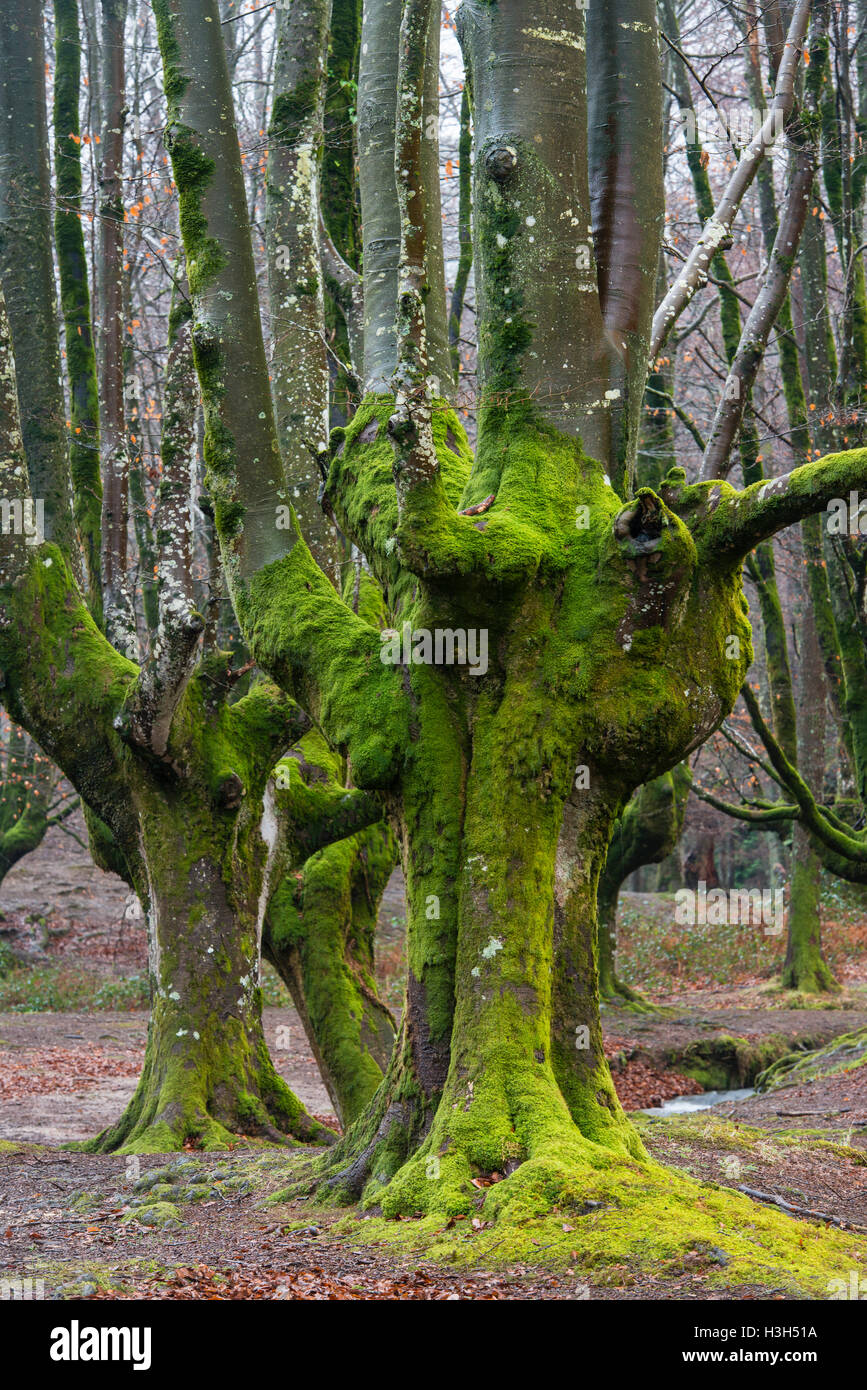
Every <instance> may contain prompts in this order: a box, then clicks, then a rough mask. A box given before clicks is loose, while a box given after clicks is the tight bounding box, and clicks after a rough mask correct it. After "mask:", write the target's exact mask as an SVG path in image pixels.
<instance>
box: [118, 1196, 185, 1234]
mask: <svg viewBox="0 0 867 1390" xmlns="http://www.w3.org/2000/svg"><path fill="white" fill-rule="evenodd" d="M121 1219H122V1220H123V1221H138V1222H139V1224H140V1225H142V1226H153V1227H157V1228H160V1229H162V1228H163V1227H168V1226H180V1225H181V1224H182V1222H181V1213H180V1212H179V1210H178V1208H177V1207H176V1205H175V1203H174V1202H162V1201H161V1202H154V1203H153V1204H152V1205H149V1206H146V1207H140V1208H139V1209H138V1210H136V1211H131V1212H128V1213H127V1214H126V1216H124V1217H122V1218H121Z"/></svg>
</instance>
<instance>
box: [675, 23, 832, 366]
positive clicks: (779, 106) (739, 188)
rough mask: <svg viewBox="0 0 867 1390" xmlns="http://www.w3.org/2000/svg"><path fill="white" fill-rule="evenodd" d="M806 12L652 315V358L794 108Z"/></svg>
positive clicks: (724, 238)
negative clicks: (755, 120)
mask: <svg viewBox="0 0 867 1390" xmlns="http://www.w3.org/2000/svg"><path fill="white" fill-rule="evenodd" d="M809 16H810V0H798V3H797V4H796V6H795V10H794V13H793V15H792V20H791V23H790V25H789V32H788V35H787V37H786V49H785V54H784V57H783V60H782V62H781V63H780V67H779V71H778V73H777V82H776V87H775V90H774V98H773V101H772V102H771V105H770V107H769V109H768V114H767V116H766V118H765V120H764V122H763V124H762V127H761V129H760V130H759V131H758V132H757V134H756V135H755V136H754V137H753V139H752V140H751V141H750V143H749V145H748V146H747V148H746V149H745V150H744V152H743V154H742V156H741V158H740V160H739V161H738V164H737V167H736V169H735V171H734V173H733V174H732V176H731V178H730V179H729V181H728V183H727V184H726V187H725V190H724V192H723V195H722V197H721V198H720V200H719V202H718V203H717V205H716V207H715V208H714V211H713V215H712V216H711V218H710V219H709V221H708V222H707V224H706V225H705V228H704V231H703V232H702V234H701V236H700V237H699V240H698V241H697V243H696V245H695V246H694V247H693V249H692V251H691V252H690V255H689V257H688V258H687V261H686V264H685V265H684V267H683V269H682V270H681V272H680V274H679V275H678V277H677V279H676V280H675V281H674V284H673V285H672V286H671V288H670V289H669V291H668V293H667V294H666V296H665V298H664V299H663V301H662V303H661V304H660V306H659V308H658V309H657V311H656V313H655V314H654V316H653V331H652V334H651V341H650V358H651V360H653V358H655V357H656V356H657V354H658V353H659V351H660V349H661V347H662V345H663V343H664V342H665V340H666V338H667V337H668V335H669V333H670V332H671V329H672V327H673V325H674V323H675V321H676V320H677V319H678V318H679V317H680V315H681V314H682V313H683V310H684V309H685V308H686V306H687V304H689V302H690V300H691V299H692V297H693V295H694V294H695V292H696V290H698V289H701V287H702V286H703V285H704V283H705V281H706V280H707V272H708V270H709V268H710V264H711V261H712V260H713V258H714V256H715V255H716V253H717V252H718V251H719V250H720V248H721V247H722V246H723V245H724V244H725V242H726V241H727V240H728V238H729V235H730V233H731V228H732V224H733V222H734V219H735V216H736V214H737V211H738V208H739V207H740V205H741V202H742V200H743V197H744V194H745V193H746V191H747V189H748V188H749V186H750V184H751V183H752V181H753V179H754V178H755V176H756V173H757V171H758V168H759V165H760V164H761V162H762V160H763V159H764V157H765V155H766V154H767V152H768V150H770V149H771V147H772V146H773V144H774V142H775V140H776V138H777V136H778V135H779V134H780V132H781V131H782V129H783V127H784V125H785V123H786V120H787V119H788V117H789V115H790V113H791V111H792V107H793V105H794V101H795V74H796V72H797V67H798V59H799V57H800V54H801V49H802V47H803V43H804V36H805V34H806V32H807V21H808V19H809Z"/></svg>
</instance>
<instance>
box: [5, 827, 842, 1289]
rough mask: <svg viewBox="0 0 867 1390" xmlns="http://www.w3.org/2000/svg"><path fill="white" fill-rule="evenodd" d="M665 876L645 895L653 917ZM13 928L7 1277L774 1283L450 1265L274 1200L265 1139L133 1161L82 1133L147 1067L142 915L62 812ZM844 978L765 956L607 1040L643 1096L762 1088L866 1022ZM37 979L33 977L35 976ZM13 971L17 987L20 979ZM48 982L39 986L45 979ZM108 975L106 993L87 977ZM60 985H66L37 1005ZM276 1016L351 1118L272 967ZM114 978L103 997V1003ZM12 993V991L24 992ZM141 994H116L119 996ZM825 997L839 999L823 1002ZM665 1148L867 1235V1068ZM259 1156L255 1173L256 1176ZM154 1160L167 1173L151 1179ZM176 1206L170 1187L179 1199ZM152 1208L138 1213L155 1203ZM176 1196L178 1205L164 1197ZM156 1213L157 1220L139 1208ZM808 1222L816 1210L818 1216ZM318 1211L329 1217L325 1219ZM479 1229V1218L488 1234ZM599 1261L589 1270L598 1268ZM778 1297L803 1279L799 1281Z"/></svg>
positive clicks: (395, 911)
mask: <svg viewBox="0 0 867 1390" xmlns="http://www.w3.org/2000/svg"><path fill="white" fill-rule="evenodd" d="M654 896H655V895H639V894H635V895H626V911H627V915H631V918H632V920H633V921H634V920H636V919H637V918H638V916H639V915H646V916H647V918H648V919H651V918H652V917H653V914H654V913H659V911H660V910H661V909H660V905H659V903H658V902H651V901H650V899H651V898H653V897H654ZM0 912H2V913H3V914H4V918H5V920H3V921H0V945H2V943H3V942H4V941H5V942H6V943H7V946H11V948H12V949H14V951H15V952H16V954H17V955H18V957H19V958H22V957H23V958H25V959H27V960H28V961H29V962H30V966H29V967H28V969H27V970H25V971H23V972H22V971H16V972H12V973H11V974H9V973H7V978H6V992H5V994H4V995H2V996H0V997H2V998H3V999H5V1001H6V1011H0V1283H2V1279H3V1278H4V1277H5V1278H7V1279H8V1278H10V1277H24V1278H27V1277H30V1278H34V1279H37V1280H42V1281H43V1286H44V1295H45V1296H46V1297H57V1298H64V1297H70V1296H80V1295H81V1294H84V1295H85V1296H88V1297H93V1298H124V1297H148V1298H161V1297H171V1298H203V1299H213V1298H231V1299H247V1298H268V1299H274V1298H277V1299H353V1298H367V1299H516V1298H517V1299H526V1298H534V1299H536V1298H542V1299H558V1300H562V1299H574V1298H582V1299H583V1298H604V1299H619V1298H624V1299H636V1298H638V1299H658V1298H667V1299H672V1298H673V1299H692V1298H700V1299H706V1298H714V1299H716V1298H730V1299H731V1298H733V1299H750V1298H755V1297H767V1296H768V1290H767V1289H766V1288H762V1289H756V1288H752V1287H747V1286H737V1285H734V1286H729V1287H728V1288H726V1289H725V1290H720V1289H713V1290H711V1289H708V1288H707V1287H706V1286H705V1280H704V1276H703V1275H702V1274H701V1272H700V1271H693V1270H690V1269H688V1268H685V1269H684V1270H683V1271H682V1273H677V1274H675V1275H674V1276H672V1275H671V1273H670V1272H669V1274H668V1275H667V1277H666V1278H665V1279H655V1278H652V1277H648V1276H647V1275H638V1276H636V1275H635V1274H633V1273H630V1272H629V1271H624V1272H623V1276H622V1278H621V1279H619V1281H618V1278H617V1277H616V1276H615V1279H614V1282H613V1283H612V1282H611V1281H610V1276H608V1279H609V1282H606V1283H602V1282H601V1281H600V1282H594V1281H593V1278H592V1277H591V1276H585V1275H581V1276H580V1278H579V1277H575V1276H574V1275H573V1274H570V1273H568V1272H567V1273H565V1274H564V1273H563V1271H562V1270H559V1271H557V1272H556V1273H548V1272H545V1271H543V1270H540V1269H539V1268H532V1267H529V1266H515V1267H511V1268H507V1269H496V1270H488V1271H483V1270H473V1271H472V1272H471V1273H469V1274H468V1273H466V1272H460V1273H459V1272H457V1271H451V1270H449V1269H447V1268H444V1267H443V1266H442V1265H441V1264H433V1263H431V1262H429V1261H426V1260H424V1259H419V1258H417V1257H413V1256H411V1255H402V1254H397V1253H395V1251H394V1250H393V1249H391V1248H387V1249H382V1250H379V1249H377V1248H376V1247H375V1246H371V1245H370V1244H369V1243H366V1244H364V1245H363V1246H360V1245H359V1244H357V1243H356V1242H355V1241H354V1240H353V1238H352V1234H351V1232H349V1233H347V1231H346V1227H345V1222H344V1223H343V1224H342V1225H341V1229H340V1231H339V1232H337V1231H335V1230H334V1229H333V1227H334V1226H335V1225H336V1224H337V1223H338V1221H340V1220H341V1216H342V1214H341V1213H338V1212H335V1213H333V1214H325V1215H324V1214H323V1213H322V1212H321V1211H317V1212H316V1213H315V1215H314V1216H313V1217H312V1218H311V1215H310V1210H309V1208H308V1207H307V1205H306V1203H305V1202H304V1201H295V1202H292V1203H288V1204H283V1205H279V1206H274V1205H273V1204H272V1205H268V1204H267V1203H266V1198H267V1197H268V1194H269V1192H270V1191H271V1190H272V1189H274V1188H275V1187H279V1186H280V1182H279V1181H278V1177H277V1168H276V1167H275V1170H274V1174H273V1175H271V1173H270V1170H269V1168H268V1163H269V1159H268V1158H267V1153H270V1152H277V1151H265V1153H266V1157H265V1159H264V1167H263V1150H262V1148H254V1147H250V1146H245V1145H243V1144H240V1145H238V1146H237V1147H236V1148H235V1149H233V1150H232V1151H231V1152H230V1153H229V1154H222V1155H220V1154H216V1155H203V1154H185V1155H183V1156H181V1158H180V1159H178V1157H177V1156H166V1157H154V1158H153V1159H151V1158H141V1159H134V1158H132V1159H128V1158H123V1157H102V1156H93V1155H85V1154H79V1153H77V1152H74V1151H69V1150H66V1149H64V1147H63V1146H64V1145H66V1144H69V1143H70V1141H74V1140H79V1139H84V1138H87V1137H89V1136H91V1135H93V1134H94V1133H96V1132H98V1131H99V1130H100V1129H102V1128H104V1127H105V1126H106V1125H108V1124H109V1123H110V1122H112V1121H113V1120H114V1119H116V1118H117V1116H118V1115H119V1113H120V1111H121V1110H122V1108H123V1106H124V1105H125V1104H126V1102H127V1100H128V1099H129V1097H130V1095H131V1094H132V1091H133V1089H134V1087H135V1082H136V1079H137V1077H138V1073H139V1070H140V1066H141V1061H142V1057H143V1052H144V1043H145V1036H146V1028H147V1014H146V1013H145V1012H144V1011H142V1010H141V1009H140V1008H128V1007H123V1006H124V1005H127V1004H129V1003H133V1004H134V1003H136V1002H140V997H139V996H137V994H136V990H135V988H133V986H132V985H131V984H130V982H131V981H132V982H135V981H136V980H140V979H141V978H143V972H144V938H143V931H142V926H141V922H140V920H137V918H136V916H135V911H134V908H133V907H131V905H130V901H129V895H128V893H127V890H126V888H125V886H124V885H123V884H122V883H121V882H120V880H118V879H116V878H114V877H113V876H112V875H109V874H103V873H101V872H100V871H99V870H98V869H95V868H94V866H93V865H92V863H91V862H90V860H89V858H88V856H87V855H86V853H85V852H84V851H83V850H82V848H81V847H80V846H78V845H77V844H76V843H75V841H74V840H72V839H70V838H69V837H66V836H63V835H62V834H61V832H59V831H57V830H54V831H52V832H51V833H50V835H49V837H47V838H46V842H45V843H44V845H43V846H42V847H41V849H40V850H39V851H38V852H37V853H35V854H33V855H30V856H29V857H28V858H27V859H25V860H24V861H22V863H21V864H20V865H18V866H16V869H15V870H13V871H12V873H10V874H9V876H8V877H7V879H6V881H5V883H4V884H3V885H2V888H0ZM402 914H403V895H402V884H401V882H400V878H399V875H396V876H395V878H394V880H393V881H392V884H391V885H390V887H389V892H388V894H387V895H386V899H385V901H384V904H383V910H382V912H381V922H380V928H381V929H380V948H379V967H380V969H379V973H380V985H381V988H382V990H383V991H384V992H385V993H386V994H387V995H389V996H390V1000H391V1002H392V1003H394V1002H396V1000H395V998H394V996H395V995H396V996H397V997H398V998H399V983H400V937H401V925H402ZM835 968H837V970H838V974H839V975H842V976H843V977H844V979H843V984H844V988H843V991H842V992H841V994H840V995H837V996H833V997H832V998H829V999H827V1000H819V1001H816V1000H805V999H802V998H799V997H797V996H791V995H784V994H781V993H779V992H777V991H775V990H774V989H773V986H772V983H771V981H770V980H769V979H766V978H762V977H761V976H760V975H756V974H749V973H747V974H745V975H743V976H742V978H741V979H740V980H739V982H738V983H736V985H735V986H734V987H721V986H714V985H712V984H710V983H708V984H706V985H705V987H704V988H703V989H701V990H695V989H690V990H687V989H684V990H680V991H677V992H674V993H672V992H671V991H670V989H669V990H668V991H656V992H655V994H654V1001H655V1002H656V1003H657V1004H658V1005H659V1008H658V1010H657V1011H656V1012H653V1013H641V1012H635V1011H633V1010H631V1009H626V1008H618V1007H609V1008H607V1009H605V1010H604V1020H603V1024H604V1031H605V1040H606V1050H607V1052H608V1054H609V1057H610V1059H611V1064H612V1070H613V1074H614V1077H615V1082H616V1084H617V1087H618V1091H619V1093H620V1095H621V1099H622V1100H623V1103H624V1105H625V1106H626V1108H627V1109H630V1110H638V1109H639V1108H641V1107H647V1106H654V1105H658V1104H659V1103H660V1102H661V1101H662V1100H663V1099H665V1098H667V1097H671V1096H674V1095H680V1094H685V1093H690V1092H693V1093H694V1092H698V1091H700V1090H702V1089H703V1088H705V1087H706V1086H707V1085H709V1084H713V1085H715V1086H729V1087H736V1086H749V1085H750V1084H751V1083H752V1081H753V1080H754V1079H755V1075H756V1072H757V1070H759V1069H761V1067H763V1066H765V1065H767V1064H768V1063H769V1062H770V1061H773V1060H775V1059H776V1058H777V1057H780V1056H783V1055H785V1054H786V1053H788V1052H789V1051H791V1050H794V1049H806V1048H813V1047H818V1046H821V1045H823V1044H824V1043H826V1042H828V1041H829V1040H831V1039H833V1038H834V1037H836V1036H838V1035H840V1034H843V1033H848V1032H852V1031H854V1030H856V1029H859V1028H867V981H865V979H864V978H863V972H862V971H861V970H860V969H859V968H858V966H857V965H856V964H854V963H853V964H852V965H851V968H847V969H845V970H841V969H840V965H839V962H838V963H837V964H836V967H835ZM25 977H26V980H27V982H28V984H27V988H28V989H29V991H30V992H29V994H27V992H26V991H25V990H24V985H23V984H22V985H21V990H22V991H24V992H23V993H22V994H21V996H20V997H19V994H16V992H15V988H16V985H15V982H16V981H19V980H22V981H23V980H25ZM10 980H11V981H12V986H11V987H10V986H9V981H10ZM34 981H35V984H34ZM85 985H87V989H88V990H89V995H88V993H87V990H86V989H85ZM34 990H35V991H36V994H35V1002H36V1004H37V1005H38V1004H39V1002H40V1000H41V998H42V994H41V993H40V992H39V991H40V990H41V991H42V992H43V993H44V994H45V995H46V997H47V998H49V999H50V1000H52V1001H53V1003H52V1008H53V1009H56V1008H57V1002H58V1001H59V1002H60V1004H61V1005H62V1004H63V1003H64V1001H66V1003H67V1004H68V1003H69V1002H70V1001H72V1002H73V1003H74V1002H75V1001H76V1000H79V1001H80V1002H81V1007H73V1008H69V1007H67V1008H64V1009H63V1011H48V1010H45V1009H39V1008H37V1010H36V1011H28V1010H30V1009H31V1006H32V1005H33V1002H34ZM266 997H267V998H269V999H270V1000H271V1003H270V1004H269V1006H268V1007H267V1008H266V1011H265V1024H266V1033H267V1037H268V1041H269V1044H270V1046H271V1050H272V1055H273V1057H274V1061H275V1064H276V1066H277V1067H278V1069H279V1071H280V1072H281V1074H282V1075H283V1076H284V1077H285V1078H286V1080H287V1081H288V1083H289V1084H290V1085H291V1087H292V1088H293V1090H294V1091H295V1092H296V1094H298V1095H299V1097H300V1098H301V1100H302V1101H303V1102H304V1104H305V1105H306V1106H307V1107H308V1108H309V1109H310V1110H311V1111H312V1112H313V1113H315V1114H317V1115H319V1116H320V1117H321V1118H323V1119H325V1120H326V1121H327V1122H329V1123H331V1124H332V1125H336V1121H335V1119H334V1116H333V1114H332V1113H331V1107H330V1104H329V1100H328V1097H327V1093H326V1091H325V1089H324V1087H323V1085H322V1082H321V1080H320V1078H319V1074H318V1070H317V1068H316V1064H315V1062H314V1059H313V1056H312V1053H311V1052H310V1049H309V1046H308V1044H307V1040H306V1038H305V1035H304V1031H303V1029H302V1027H301V1025H300V1022H299V1020H298V1017H297V1015H296V1013H295V1011H294V1010H293V1009H292V1008H291V1007H290V1006H288V1004H287V1001H286V996H285V992H284V991H283V990H282V986H280V984H279V982H278V981H277V980H276V977H274V978H269V979H268V980H267V981H266ZM94 998H96V1000H97V1003H96V1004H94ZM10 1001H11V1003H10ZM112 1003H115V1004H119V1005H121V1007H113V1008H112V1007H106V1004H109V1005H111V1004H112ZM817 1004H818V1007H817ZM636 1119H637V1121H638V1123H639V1124H640V1128H641V1131H642V1135H643V1138H644V1141H645V1143H646V1145H647V1147H648V1148H649V1150H650V1152H651V1153H652V1154H653V1155H654V1156H655V1157H657V1158H659V1159H660V1160H661V1161H664V1162H666V1163H669V1164H671V1165H672V1166H674V1167H677V1168H680V1169H683V1170H684V1171H686V1172H689V1173H691V1174H693V1175H694V1176H696V1177H700V1178H703V1179H709V1180H711V1181H713V1182H715V1183H718V1184H720V1185H722V1186H728V1187H733V1188H743V1187H746V1188H748V1189H750V1190H751V1191H760V1192H761V1193H763V1194H765V1197H766V1198H767V1199H771V1198H774V1197H776V1198H778V1199H781V1200H782V1201H783V1202H786V1203H788V1204H789V1205H790V1206H794V1207H798V1208H802V1209H804V1210H805V1211H807V1212H812V1213H815V1214H816V1218H815V1219H816V1220H821V1221H826V1220H832V1221H833V1222H835V1223H836V1224H837V1225H840V1226H843V1227H845V1228H847V1229H852V1230H855V1231H860V1230H864V1231H865V1233H867V1066H862V1067H860V1068H859V1069H857V1070H853V1071H851V1072H849V1073H842V1074H839V1075H835V1076H831V1077H824V1078H819V1079H816V1080H813V1081H807V1082H801V1083H800V1084H797V1085H790V1086H788V1087H786V1088H784V1089H779V1090H775V1091H773V1092H770V1093H768V1094H766V1095H757V1096H753V1097H751V1098H749V1099H747V1100H744V1101H740V1102H737V1103H734V1104H722V1105H720V1106H717V1107H715V1108H714V1110H713V1111H712V1112H711V1111H704V1112H701V1113H699V1114H697V1115H692V1116H688V1117H680V1116H677V1117H665V1118H656V1117H650V1116H643V1115H642V1116H636ZM158 1169H159V1170H165V1174H166V1175H167V1176H168V1178H169V1180H170V1182H171V1183H172V1184H173V1186H172V1188H171V1190H169V1189H166V1191H167V1193H169V1196H170V1197H171V1198H173V1197H174V1196H175V1194H178V1201H177V1202H175V1201H169V1202H168V1203H167V1206H166V1211H165V1212H164V1213H162V1216H164V1217H165V1219H166V1221H167V1224H166V1225H161V1224H159V1222H154V1220H153V1217H152V1214H153V1212H154V1211H155V1210H157V1209H156V1208H154V1207H153V1206H152V1205H150V1206H140V1203H141V1199H142V1186H143V1185H144V1186H145V1187H146V1186H147V1185H148V1183H151V1182H152V1181H155V1180H156V1176H157V1173H156V1170H158ZM254 1170H255V1176H254ZM149 1174H154V1178H153V1179H151V1178H150V1177H148V1175H149ZM162 1205H163V1204H161V1206H162ZM137 1213H138V1214H137ZM159 1215H160V1213H159V1212H158V1216H159ZM140 1218H141V1219H140ZM801 1219H803V1221H804V1224H805V1226H806V1227H808V1228H809V1226H810V1225H813V1224H815V1222H814V1221H813V1220H811V1218H810V1217H809V1216H805V1217H803V1218H801ZM311 1223H315V1224H311ZM471 1237H472V1232H471V1231H470V1230H469V1227H468V1231H467V1239H471ZM587 1278H589V1282H585V1279H587ZM776 1296H777V1297H786V1296H787V1295H786V1293H785V1291H784V1290H780V1291H779V1292H778V1293H777V1295H776Z"/></svg>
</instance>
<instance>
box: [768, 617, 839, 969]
mask: <svg viewBox="0 0 867 1390" xmlns="http://www.w3.org/2000/svg"><path fill="white" fill-rule="evenodd" d="M800 675H801V680H800V692H799V693H800V701H799V704H800V738H799V759H798V766H799V768H800V769H801V771H802V773H803V775H804V777H806V778H807V780H808V782H809V783H810V785H811V786H813V787H816V788H817V791H818V793H819V795H821V790H822V784H823V782H824V779H825V680H824V673H823V670H822V658H821V654H820V652H819V643H818V638H817V634H816V624H815V622H814V621H813V615H812V612H811V610H810V609H809V608H808V609H807V611H806V612H805V614H804V618H803V620H802V624H801V665H800ZM821 887H822V865H821V862H820V860H819V858H818V856H817V855H816V853H815V851H814V850H813V848H812V845H811V842H810V836H809V835H808V834H807V832H806V831H805V829H804V827H803V826H802V825H800V824H799V823H798V822H797V821H796V822H795V825H794V827H793V833H792V874H791V883H790V888H789V922H788V939H787V942H786V959H785V962H784V964H783V976H782V984H783V987H784V989H798V990H803V991H804V992H805V993H808V994H819V993H821V992H822V991H827V990H832V991H833V990H836V989H838V988H839V986H838V984H837V982H836V980H835V979H834V976H833V975H832V973H831V970H830V969H829V967H828V964H827V962H826V960H825V957H824V954H823V952H822V928H821V922H822V915H821V907H822V904H821Z"/></svg>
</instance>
